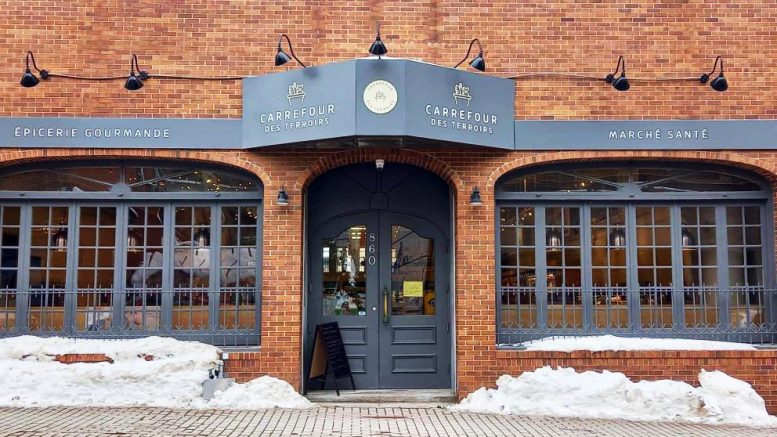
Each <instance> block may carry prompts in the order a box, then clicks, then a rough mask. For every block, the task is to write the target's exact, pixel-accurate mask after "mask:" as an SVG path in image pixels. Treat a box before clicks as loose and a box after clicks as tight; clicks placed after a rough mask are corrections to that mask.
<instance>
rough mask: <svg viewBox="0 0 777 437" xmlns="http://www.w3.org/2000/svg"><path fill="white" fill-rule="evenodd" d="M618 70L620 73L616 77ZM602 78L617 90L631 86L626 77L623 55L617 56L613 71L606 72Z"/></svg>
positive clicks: (624, 89)
mask: <svg viewBox="0 0 777 437" xmlns="http://www.w3.org/2000/svg"><path fill="white" fill-rule="evenodd" d="M618 70H620V72H621V75H620V77H618V78H616V77H615V75H616V74H618ZM604 80H605V81H607V83H609V84H612V87H613V88H615V89H616V90H618V91H626V90H628V89H629V88H631V85H629V80H628V79H626V60H625V59H624V58H623V56H621V57H619V58H618V65H616V66H615V71H613V72H612V74H608V75H607V77H605V78H604Z"/></svg>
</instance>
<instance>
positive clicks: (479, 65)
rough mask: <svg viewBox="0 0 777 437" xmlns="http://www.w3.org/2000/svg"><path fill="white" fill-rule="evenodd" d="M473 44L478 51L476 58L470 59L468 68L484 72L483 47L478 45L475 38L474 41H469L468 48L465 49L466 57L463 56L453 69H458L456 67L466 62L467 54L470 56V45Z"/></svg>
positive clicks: (478, 41)
mask: <svg viewBox="0 0 777 437" xmlns="http://www.w3.org/2000/svg"><path fill="white" fill-rule="evenodd" d="M475 43H478V49H479V51H478V55H477V56H475V57H474V58H473V59H472V61H470V63H469V66H470V67H472V68H474V69H475V70H478V71H486V60H485V59H483V46H482V45H480V40H479V39H477V38H475V39H473V40H472V41H470V43H469V48H468V49H467V54H466V55H464V59H462V60H461V61H460V62H459V63H458V64H456V66H455V67H453V68H458V67H459V65H461V64H463V63H464V61H466V60H467V58H469V54H470V52H471V51H472V45H473V44H475Z"/></svg>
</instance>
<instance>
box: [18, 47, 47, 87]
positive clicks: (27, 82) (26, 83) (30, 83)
mask: <svg viewBox="0 0 777 437" xmlns="http://www.w3.org/2000/svg"><path fill="white" fill-rule="evenodd" d="M30 59H32V66H33V67H34V68H35V70H37V71H38V74H40V79H46V78H48V77H49V72H48V71H46V70H41V69H40V68H38V66H37V65H36V64H35V56H34V55H33V54H32V52H27V58H26V59H25V64H26V65H27V69H26V70H24V75H23V76H22V80H21V81H19V83H20V84H21V85H22V86H23V87H25V88H32V87H34V86H35V85H37V84H38V83H39V82H40V79H38V78H37V77H36V76H35V75H34V74H32V71H30Z"/></svg>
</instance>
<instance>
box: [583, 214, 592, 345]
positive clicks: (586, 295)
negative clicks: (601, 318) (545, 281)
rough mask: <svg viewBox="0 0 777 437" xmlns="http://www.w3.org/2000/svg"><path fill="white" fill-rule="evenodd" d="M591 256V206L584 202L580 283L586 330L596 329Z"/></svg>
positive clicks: (584, 327) (584, 328)
mask: <svg viewBox="0 0 777 437" xmlns="http://www.w3.org/2000/svg"><path fill="white" fill-rule="evenodd" d="M591 256H592V255H591V207H590V205H589V204H582V205H580V269H581V271H580V276H581V278H580V285H581V286H582V290H581V293H582V296H581V298H582V301H583V330H584V331H589V330H592V329H594V322H593V279H592V270H591V269H592V264H593V262H592V260H591Z"/></svg>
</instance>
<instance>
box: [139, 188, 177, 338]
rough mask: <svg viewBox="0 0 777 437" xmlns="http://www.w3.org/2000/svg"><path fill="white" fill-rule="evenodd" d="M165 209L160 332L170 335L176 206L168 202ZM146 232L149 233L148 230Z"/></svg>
mask: <svg viewBox="0 0 777 437" xmlns="http://www.w3.org/2000/svg"><path fill="white" fill-rule="evenodd" d="M162 207H163V208H164V213H163V217H164V223H163V226H162V229H163V231H162V242H163V244H162V255H163V256H162V317H161V319H162V320H161V323H160V330H161V331H162V332H163V333H167V334H170V333H171V332H172V327H173V279H174V276H175V275H174V274H173V266H174V265H175V263H174V261H175V232H174V225H175V224H174V223H173V219H174V217H175V213H174V205H173V204H172V203H170V202H166V203H164V204H163V205H162ZM146 232H148V231H147V230H146Z"/></svg>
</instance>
